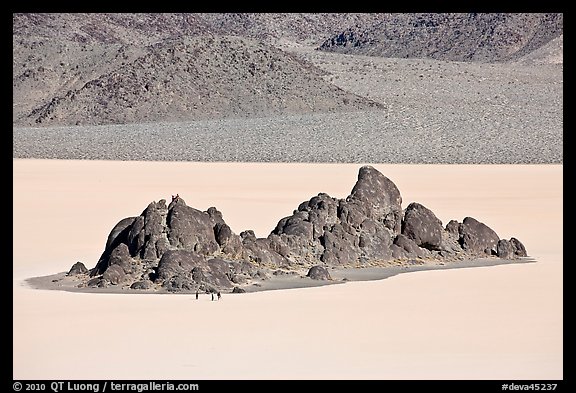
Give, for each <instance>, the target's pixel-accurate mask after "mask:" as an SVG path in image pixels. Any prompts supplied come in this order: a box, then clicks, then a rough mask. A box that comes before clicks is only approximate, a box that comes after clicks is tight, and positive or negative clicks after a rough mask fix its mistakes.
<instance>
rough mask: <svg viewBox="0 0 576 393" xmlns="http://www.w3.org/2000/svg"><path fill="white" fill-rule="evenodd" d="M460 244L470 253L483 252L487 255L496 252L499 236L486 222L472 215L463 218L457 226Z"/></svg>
mask: <svg viewBox="0 0 576 393" xmlns="http://www.w3.org/2000/svg"><path fill="white" fill-rule="evenodd" d="M458 230H459V235H460V244H461V245H462V248H463V249H464V250H467V251H470V252H472V253H481V252H484V253H486V254H488V255H490V254H496V252H497V250H496V247H497V245H498V241H499V240H500V238H499V237H498V235H497V234H496V232H494V230H492V229H491V228H490V227H488V226H487V225H486V224H484V223H482V222H480V221H478V220H476V219H475V218H472V217H466V218H464V221H462V225H460V226H459V228H458Z"/></svg>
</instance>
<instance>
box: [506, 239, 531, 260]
mask: <svg viewBox="0 0 576 393" xmlns="http://www.w3.org/2000/svg"><path fill="white" fill-rule="evenodd" d="M510 244H512V249H513V250H514V255H516V256H517V257H527V256H528V253H527V252H526V247H524V244H522V243H521V242H520V240H518V239H516V238H515V237H511V238H510Z"/></svg>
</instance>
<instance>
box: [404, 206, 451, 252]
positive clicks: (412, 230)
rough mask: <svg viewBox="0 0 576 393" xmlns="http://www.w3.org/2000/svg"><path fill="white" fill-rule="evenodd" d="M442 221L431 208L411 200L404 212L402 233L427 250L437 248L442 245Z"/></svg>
mask: <svg viewBox="0 0 576 393" xmlns="http://www.w3.org/2000/svg"><path fill="white" fill-rule="evenodd" d="M443 230H444V229H443V228H442V221H440V220H439V219H438V218H437V217H436V215H435V214H434V213H433V212H432V210H430V209H428V208H427V207H425V206H423V205H421V204H419V203H416V202H412V203H411V204H409V205H408V207H407V208H406V210H405V212H404V220H403V221H402V234H403V235H404V236H406V237H408V238H410V239H412V240H414V242H415V243H416V244H417V245H418V246H420V247H424V248H427V249H429V250H439V249H440V248H441V245H442V231H443Z"/></svg>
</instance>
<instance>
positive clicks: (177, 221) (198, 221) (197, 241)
mask: <svg viewBox="0 0 576 393" xmlns="http://www.w3.org/2000/svg"><path fill="white" fill-rule="evenodd" d="M215 217H217V216H216V215H215V214H209V213H208V212H202V211H200V210H197V209H194V208H192V207H189V206H186V205H185V204H184V203H175V204H174V205H173V206H172V208H171V209H169V211H168V216H167V225H168V228H169V229H168V241H169V242H170V246H171V247H173V248H178V249H183V250H188V251H194V252H195V253H198V254H201V255H212V254H214V253H216V252H217V251H219V250H220V247H219V245H218V242H217V241H216V237H215V234H214V227H215V226H216V223H217V222H218V221H217V220H215Z"/></svg>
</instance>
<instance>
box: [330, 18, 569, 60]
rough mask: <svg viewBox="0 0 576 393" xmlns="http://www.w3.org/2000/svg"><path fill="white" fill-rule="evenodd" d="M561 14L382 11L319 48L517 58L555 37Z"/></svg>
mask: <svg viewBox="0 0 576 393" xmlns="http://www.w3.org/2000/svg"><path fill="white" fill-rule="evenodd" d="M562 31H563V14H537V13H506V14H503V13H468V14H463V13H461V14H443V13H420V14H419V13H413V14H410V13H406V14H386V15H384V16H383V17H382V19H381V20H380V21H377V22H376V23H374V24H372V25H370V26H366V25H359V26H356V27H350V28H346V29H343V30H342V31H341V32H340V33H338V34H336V35H334V36H333V37H331V38H330V39H328V40H326V41H325V42H324V43H323V44H322V45H321V46H320V49H321V50H325V51H333V52H339V53H347V54H358V55H370V56H382V57H397V58H432V59H438V60H449V61H482V62H495V61H505V60H514V59H518V58H520V57H521V56H523V55H526V54H527V53H530V52H532V51H533V50H535V49H537V48H539V47H541V46H542V45H545V44H546V43H548V42H549V41H551V40H553V39H554V38H556V37H558V36H560V35H561V34H562Z"/></svg>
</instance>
